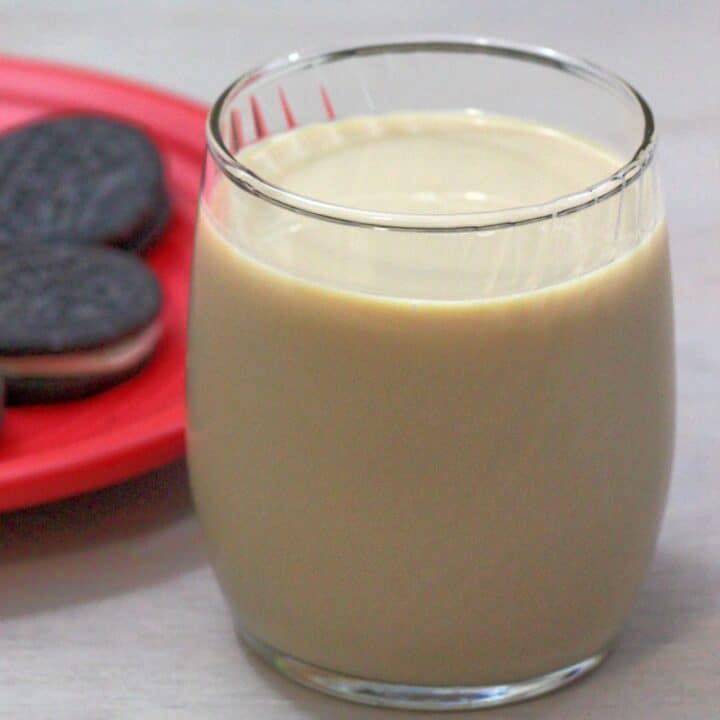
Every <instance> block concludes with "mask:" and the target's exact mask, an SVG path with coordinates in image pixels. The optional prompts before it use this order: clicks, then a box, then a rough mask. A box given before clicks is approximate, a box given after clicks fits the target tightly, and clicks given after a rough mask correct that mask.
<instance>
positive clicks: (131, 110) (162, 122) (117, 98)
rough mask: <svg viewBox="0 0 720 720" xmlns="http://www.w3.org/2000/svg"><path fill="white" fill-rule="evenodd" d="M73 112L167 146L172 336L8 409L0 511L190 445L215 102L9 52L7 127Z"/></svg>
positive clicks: (134, 470)
mask: <svg viewBox="0 0 720 720" xmlns="http://www.w3.org/2000/svg"><path fill="white" fill-rule="evenodd" d="M63 111H68V112H71V111H90V112H99V113H107V114H111V115H114V116H116V117H120V118H125V119H127V120H129V121H131V122H134V123H137V124H139V125H141V126H143V127H144V128H145V130H146V131H147V132H148V133H149V134H150V135H151V136H152V137H153V139H154V140H155V141H156V142H157V144H158V146H159V148H160V151H161V153H162V155H163V159H164V161H165V169H166V173H167V179H168V184H169V188H170V195H171V200H172V208H173V213H172V218H171V220H170V223H169V225H168V227H167V229H166V231H165V233H164V235H163V237H162V238H161V240H160V241H159V243H158V245H157V247H156V248H155V249H154V250H152V251H151V252H150V254H149V255H148V257H147V260H148V263H149V264H150V266H151V267H152V268H153V270H154V271H155V273H156V274H157V276H158V278H159V280H160V282H161V284H162V288H163V297H164V307H163V314H162V319H163V323H164V335H163V338H162V340H161V342H160V345H159V347H158V351H157V354H156V356H155V358H154V360H153V361H152V362H151V364H150V365H149V366H148V367H147V368H146V369H145V370H143V372H142V373H141V374H139V375H137V376H136V377H135V378H133V379H131V380H129V381H127V382H126V383H123V384H122V385H120V386H118V387H116V388H113V389H112V390H108V391H106V392H103V393H100V394H99V395H95V396H94V397H91V398H88V399H86V400H80V401H75V402H68V403H61V404H58V405H38V406H33V407H22V408H9V409H7V411H6V414H5V420H4V422H3V424H2V427H0V511H2V510H10V509H13V508H20V507H26V506H29V505H35V504H38V503H42V502H46V501H49V500H56V499H58V498H62V497H66V496H69V495H74V494H77V493H81V492H85V491H88V490H93V489H96V488H100V487H104V486H107V485H111V484H113V483H116V482H119V481H121V480H125V479H127V478H131V477H133V476H134V475H138V474H140V473H143V472H145V471H147V470H151V469H152V468H154V467H158V466H159V465H162V464H164V463H167V462H168V461H170V460H172V459H174V458H177V457H179V456H181V455H182V454H183V452H184V425H185V408H184V405H185V387H184V385H185V321H186V311H187V300H188V283H189V277H190V262H191V255H192V237H193V229H194V223H195V207H196V201H197V193H198V187H199V182H200V174H201V169H202V162H203V154H204V147H205V127H204V126H205V117H206V114H207V108H206V107H204V106H202V105H200V104H198V103H195V102H192V101H190V100H186V99H184V98H180V97H177V96H174V95H171V94H169V93H166V92H162V91H159V90H155V89H153V88H149V87H147V86H144V85H141V84H137V83H134V82H129V81H127V80H122V79H119V78H114V77H109V76H107V75H101V74H98V73H95V72H89V71H87V70H79V69H76V68H71V67H63V66H59V65H55V64H49V63H44V62H35V61H29V60H24V59H18V58H9V57H4V56H0V132H2V131H4V130H6V129H7V128H9V127H12V126H14V125H19V124H22V123H24V122H26V121H28V120H30V119H32V118H35V117H38V116H43V115H48V114H57V113H59V112H63Z"/></svg>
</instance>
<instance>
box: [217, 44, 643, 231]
mask: <svg viewBox="0 0 720 720" xmlns="http://www.w3.org/2000/svg"><path fill="white" fill-rule="evenodd" d="M418 51H428V52H446V53H458V54H459V53H473V54H482V55H494V56H499V57H506V58H511V59H514V60H520V61H526V62H534V63H536V64H539V65H544V66H547V67H551V68H554V69H556V70H560V71H563V72H566V73H568V74H570V75H574V76H575V77H578V78H580V79H582V80H584V81H586V82H591V83H594V84H595V85H600V86H602V87H604V88H605V89H607V90H611V91H614V92H615V93H616V94H620V95H621V96H623V97H625V98H626V99H629V100H631V101H632V102H633V103H634V104H635V105H636V107H637V109H638V110H639V111H640V113H641V116H642V120H643V132H642V138H641V140H640V143H639V144H638V146H637V147H636V149H635V151H634V152H633V154H632V156H631V157H630V159H629V160H627V162H625V163H624V164H623V165H622V166H621V167H619V168H618V169H617V170H616V171H615V172H614V173H613V174H612V175H609V176H607V177H605V178H603V179H602V180H600V181H598V182H596V183H594V184H592V185H590V186H588V187H585V188H582V189H580V190H577V191H574V192H572V193H568V194H566V195H561V196H559V197H556V198H553V199H551V200H547V201H544V202H541V203H535V204H530V205H520V206H515V207H508V208H502V209H499V210H478V211H471V212H462V213H433V214H419V213H400V212H384V211H382V212H381V211H375V210H372V209H366V208H354V207H349V206H344V205H338V204H335V203H330V202H326V201H324V200H321V199H319V198H312V197H308V196H305V195H302V194H299V193H295V192H292V191H290V190H287V189H285V188H283V187H281V186H279V185H275V184H273V183H271V182H269V181H267V180H265V179H263V178H262V177H260V176H259V175H258V174H256V173H255V172H253V171H252V170H251V169H250V168H248V167H247V166H245V165H244V164H243V163H242V162H240V161H238V159H237V158H236V157H235V156H234V155H233V153H232V152H231V150H230V149H229V148H228V146H227V145H226V143H225V141H224V140H223V137H222V132H221V119H222V117H223V114H224V111H225V109H226V107H227V105H228V104H229V102H231V101H232V100H233V99H234V98H235V96H236V95H238V94H239V93H240V92H242V91H244V90H247V89H249V88H251V87H253V86H255V85H260V84H264V83H266V82H270V81H272V80H275V79H277V78H280V77H282V76H284V75H289V74H291V73H293V72H296V71H298V70H302V69H306V68H312V67H317V66H320V65H324V64H327V63H333V62H338V61H340V60H345V59H347V58H351V57H359V56H371V55H382V54H386V53H396V54H397V53H411V52H418ZM206 137H207V146H208V150H209V152H210V153H211V155H212V157H213V158H214V160H215V161H216V163H217V164H218V166H219V168H220V169H221V171H222V172H223V174H224V175H225V176H226V177H227V178H228V179H229V180H230V181H231V182H233V183H234V184H235V185H237V186H238V187H239V188H240V189H242V190H243V191H245V192H249V193H251V194H252V195H255V196H256V197H259V198H261V199H263V200H266V201H268V202H270V203H272V204H273V205H277V206H279V207H282V208H285V209H286V210H290V211H292V212H296V213H300V214H302V215H306V216H309V217H312V218H315V219H318V220H325V221H329V222H335V223H340V224H343V225H351V226H358V227H370V228H375V229H384V230H402V231H406V232H471V231H480V230H497V229H502V228H507V227H514V226H517V225H526V224H529V223H535V222H541V221H544V220H552V219H554V218H556V217H562V216H565V215H569V214H572V213H575V212H578V211H581V210H583V209H586V208H589V207H591V206H593V205H595V204H597V203H599V202H601V201H603V200H607V199H608V198H611V197H613V196H614V195H616V194H617V193H619V192H621V191H622V190H624V189H625V188H626V187H627V186H628V185H629V184H630V183H632V182H633V181H634V180H636V179H637V178H639V177H640V176H641V175H642V173H643V171H644V170H645V168H646V167H647V166H648V165H649V164H650V161H651V160H652V157H653V155H654V150H655V144H656V134H655V119H654V116H653V112H652V110H651V108H650V105H649V104H648V102H647V101H646V100H645V98H644V97H643V96H642V95H641V94H640V92H638V90H636V89H635V88H634V87H633V86H632V85H631V84H630V83H628V82H626V81H625V80H623V79H622V78H621V77H620V76H618V75H615V74H614V73H611V72H609V71H607V70H605V69H604V68H602V67H600V66H599V65H596V64H594V63H591V62H589V61H587V60H582V59H580V58H576V57H573V56H571V55H566V54H565V53H562V52H559V51H557V50H553V49H551V48H547V47H542V46H535V45H528V44H521V43H514V42H508V41H504V40H498V39H494V38H486V37H468V36H461V35H441V36H438V35H422V36H410V37H404V38H400V39H396V40H393V39H388V40H385V41H383V42H376V43H370V44H360V45H354V46H352V47H342V48H339V49H329V50H319V51H307V52H291V53H289V54H287V55H284V56H281V57H279V58H277V59H275V60H272V61H270V62H268V63H266V64H264V65H259V66H256V67H255V68H253V69H251V70H248V71H247V72H245V73H243V74H242V75H241V76H240V77H239V78H238V79H237V80H235V81H234V82H232V83H231V84H230V85H229V86H228V87H227V88H226V89H225V90H224V91H223V92H222V93H221V94H220V95H219V96H218V98H217V100H216V101H215V102H214V103H213V105H212V107H211V109H210V113H209V115H208V119H207V125H206Z"/></svg>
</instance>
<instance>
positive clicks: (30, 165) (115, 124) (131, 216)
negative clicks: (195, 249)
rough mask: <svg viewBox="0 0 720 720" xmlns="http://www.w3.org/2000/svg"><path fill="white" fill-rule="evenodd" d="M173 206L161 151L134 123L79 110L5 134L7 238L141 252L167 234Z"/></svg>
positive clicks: (1, 196)
mask: <svg viewBox="0 0 720 720" xmlns="http://www.w3.org/2000/svg"><path fill="white" fill-rule="evenodd" d="M169 208H170V205H169V200H168V195H167V190H166V187H165V179H164V175H163V167H162V161H161V159H160V155H159V153H158V151H157V149H156V148H155V145H154V144H153V142H152V141H151V140H150V138H148V137H147V136H146V135H145V133H143V132H142V131H141V130H139V129H138V128H136V127H134V126H132V125H128V124H126V123H123V122H120V121H117V120H111V119H109V118H106V117H98V116H92V115H77V116H69V117H57V118H51V119H47V120H42V121H40V122H35V123H32V124H30V125H25V126H24V127H21V128H19V129H16V130H14V131H12V132H10V133H8V134H6V135H4V136H3V137H2V138H0V241H5V242H15V243H25V242H69V243H73V244H74V243H77V244H83V245H86V244H99V245H103V244H104V245H115V246H118V247H121V248H124V249H127V250H135V251H138V252H141V251H144V250H146V249H148V248H149V247H150V246H151V245H152V244H153V242H155V240H156V239H157V238H158V237H159V235H160V234H161V232H162V230H163V228H164V227H165V224H166V222H167V219H168V216H169Z"/></svg>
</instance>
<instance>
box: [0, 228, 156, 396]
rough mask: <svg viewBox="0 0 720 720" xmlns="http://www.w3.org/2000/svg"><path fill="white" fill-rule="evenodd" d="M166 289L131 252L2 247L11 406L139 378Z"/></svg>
mask: <svg viewBox="0 0 720 720" xmlns="http://www.w3.org/2000/svg"><path fill="white" fill-rule="evenodd" d="M160 303H161V293H160V287H159V284H158V282H157V280H156V279H155V277H154V275H153V274H152V273H151V271H150V270H149V269H147V268H146V267H145V265H144V264H143V263H142V262H141V261H140V260H138V259H137V258H135V257H133V256H132V255H128V254H126V253H122V252H119V251H116V250H108V249H101V248H90V247H77V246H70V245H64V244H37V243H36V244H28V245H25V246H22V247H19V246H17V245H16V244H8V243H3V242H0V375H4V376H5V381H6V384H7V393H8V402H9V403H10V404H18V403H27V402H50V401H57V400H66V399H70V398H75V397H82V396H85V395H88V394H91V393H93V392H96V391H98V390H100V389H103V388H105V387H108V386H110V385H113V384H115V383H117V382H119V381H120V380H123V379H125V378H126V377H129V376H131V375H132V374H134V373H135V372H137V371H138V370H139V369H140V368H141V367H142V366H143V365H144V364H145V363H146V362H147V360H148V358H149V357H150V356H151V354H152V352H153V350H154V348H155V345H156V343H157V340H158V337H159V332H160V326H159V321H158V314H159V311H160Z"/></svg>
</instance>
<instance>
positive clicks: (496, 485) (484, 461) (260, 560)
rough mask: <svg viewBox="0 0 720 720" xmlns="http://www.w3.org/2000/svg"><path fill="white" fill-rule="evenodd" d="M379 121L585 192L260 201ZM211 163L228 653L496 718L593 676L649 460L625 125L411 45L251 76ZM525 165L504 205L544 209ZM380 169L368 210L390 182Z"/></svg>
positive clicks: (192, 397)
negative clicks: (590, 165) (390, 119)
mask: <svg viewBox="0 0 720 720" xmlns="http://www.w3.org/2000/svg"><path fill="white" fill-rule="evenodd" d="M258 109H261V112H258ZM388 113H395V114H396V116H397V117H400V116H402V117H404V118H405V119H404V120H402V123H404V125H403V127H405V128H406V129H407V128H408V127H410V126H412V125H413V123H415V125H417V127H420V126H422V124H423V123H426V122H431V123H432V122H435V120H432V119H431V120H430V121H428V120H426V119H423V118H428V117H431V116H432V114H433V113H435V114H437V113H440V114H443V113H444V114H445V115H443V116H442V117H444V118H445V119H446V120H447V117H448V114H453V117H454V118H457V117H459V116H462V117H463V118H465V119H467V118H471V119H472V118H479V120H478V121H479V122H480V121H481V122H485V123H487V122H490V125H492V122H493V121H491V120H488V118H493V117H497V118H505V119H507V118H513V120H512V121H509V120H508V121H507V122H508V123H511V122H515V123H520V125H516V126H513V127H518V128H520V129H521V131H522V132H525V130H522V128H526V127H527V126H526V125H522V123H523V122H525V123H527V122H530V123H534V124H535V125H534V126H535V127H537V125H542V126H545V127H546V128H553V130H547V131H546V132H545V135H544V136H543V137H545V138H546V140H547V142H548V143H552V142H556V141H558V142H559V140H558V138H561V139H562V138H564V139H563V140H562V142H563V143H565V144H566V145H563V147H565V146H567V143H571V142H575V141H576V142H577V143H581V144H583V147H584V148H586V149H587V148H594V150H592V151H591V150H589V149H588V150H587V152H589V153H590V152H592V153H600V154H602V153H605V155H604V157H605V159H606V161H607V162H608V163H609V165H608V168H609V169H608V170H607V172H605V173H604V174H603V175H602V176H600V177H597V178H595V180H594V181H593V182H590V183H579V184H578V186H572V187H569V188H567V189H566V191H564V192H562V193H561V194H559V195H554V194H552V192H551V191H550V190H548V192H550V193H551V194H550V196H549V197H540V198H539V199H537V198H536V199H535V200H533V201H532V202H529V203H526V204H520V205H517V204H510V206H508V205H507V204H505V203H504V202H503V200H502V193H500V194H498V195H497V197H496V196H494V195H493V191H494V189H495V188H494V185H493V183H494V182H495V180H494V176H493V175H492V173H491V174H490V176H489V177H488V179H487V186H486V187H484V189H483V188H481V190H483V192H475V190H474V189H472V188H469V189H468V192H465V191H464V189H463V188H460V193H459V195H461V196H462V197H461V201H458V202H460V205H453V204H450V205H446V204H444V201H443V197H444V195H443V192H442V188H441V189H440V193H439V195H438V194H437V193H435V194H433V193H431V194H430V196H428V197H426V196H425V195H423V194H422V192H420V190H422V189H420V190H418V193H415V195H417V197H416V200H417V202H418V203H419V205H416V206H413V208H412V209H411V210H407V209H404V208H403V207H402V206H397V205H396V204H394V200H393V198H392V197H390V195H389V191H388V193H386V194H383V193H378V192H377V188H375V189H374V188H373V187H371V186H372V185H374V183H372V182H371V183H367V178H365V182H366V184H367V185H368V187H364V186H362V182H363V181H358V182H359V183H360V186H359V191H360V195H357V194H356V195H355V197H356V198H357V197H360V198H361V199H360V200H355V201H348V202H347V203H344V202H342V200H338V198H341V199H342V198H343V197H344V194H343V193H344V192H345V190H346V188H345V187H344V184H346V183H345V181H344V180H343V179H342V177H343V173H340V174H339V175H338V182H337V186H336V187H332V188H330V189H329V190H328V193H327V195H325V194H324V193H323V192H322V191H319V192H313V193H310V194H302V193H301V192H298V191H297V188H294V187H293V186H292V183H291V182H288V184H287V185H286V184H285V183H284V181H283V180H282V177H284V176H282V173H281V174H280V176H278V174H277V168H278V167H284V168H290V169H292V167H297V166H298V163H299V164H301V165H302V164H303V163H305V166H307V164H308V163H312V162H313V159H314V158H313V152H317V153H319V154H327V153H328V152H334V150H333V148H335V147H340V148H341V149H342V148H343V147H345V146H343V143H344V142H346V140H347V138H348V137H351V136H353V133H356V135H357V134H358V133H359V136H358V137H360V139H359V140H358V142H359V143H362V142H371V141H372V139H373V137H375V136H376V135H377V132H375V130H373V128H376V129H377V128H380V130H378V132H380V134H382V132H383V130H382V128H383V127H386V126H385V125H382V123H383V122H385V121H383V120H382V118H383V117H386V116H387V114H388ZM353 117H356V118H361V120H360V121H350V120H348V118H353ZM464 121H465V120H463V122H464ZM437 122H440V124H442V123H443V122H445V120H442V118H441V120H439V121H437ZM447 122H451V121H450V120H447ZM453 122H454V120H453ZM503 122H505V121H503ZM353 123H354V124H353ZM373 123H376V125H374V124H373ZM310 125H313V126H314V127H313V128H309V129H308V128H306V126H310ZM490 125H487V127H490ZM288 126H290V127H294V129H293V130H292V131H291V132H290V133H289V134H283V133H287V130H288ZM496 126H497V124H496V125H492V127H496ZM413 127H414V126H413ZM507 127H510V125H507ZM353 128H355V129H353ZM358 128H359V129H358ZM522 132H521V134H522ZM302 133H305V134H302ZM333 133H335V134H333ZM373 133H375V135H374V134H373ZM207 134H208V153H207V162H206V167H205V176H204V183H203V188H202V194H201V198H200V207H199V216H198V231H197V237H196V246H195V257H194V268H193V281H192V302H191V311H190V330H189V357H188V396H189V422H188V449H189V463H190V474H191V483H192V488H193V494H194V498H195V503H196V507H197V512H198V516H199V518H200V521H201V523H202V526H203V530H204V534H205V537H206V540H207V544H208V547H209V551H210V556H211V559H212V563H213V565H214V568H215V570H216V573H217V576H218V578H219V581H220V584H221V586H222V588H223V591H224V594H225V596H226V598H227V600H228V603H229V605H230V607H231V609H232V612H233V614H234V617H235V620H236V626H237V628H238V632H239V634H240V635H241V636H242V638H244V640H245V641H247V643H248V644H249V645H250V646H251V647H252V648H254V649H255V650H256V651H257V652H259V654H260V655H261V656H263V657H264V658H265V659H267V660H268V661H270V662H271V663H272V664H273V665H274V666H275V667H276V668H277V669H278V670H280V672H282V673H284V674H286V675H288V676H289V677H291V678H293V679H295V680H297V681H299V682H301V683H303V684H305V685H308V686H310V687H313V688H316V689H318V690H321V691H324V692H327V693H330V694H333V695H337V696H340V697H344V698H347V699H350V700H355V701H359V702H362V703H367V704H371V705H383V706H390V707H404V708H418V709H436V710H440V709H457V708H472V707H483V706H491V705H499V704H503V703H506V702H512V701H515V700H520V699H524V698H528V697H532V696H534V695H538V694H541V693H544V692H547V691H549V690H552V689H554V688H557V687H559V686H561V685H564V684H566V683H568V682H570V681H571V680H573V679H575V678H577V677H580V676H582V675H583V674H585V673H587V672H589V671H590V670H592V669H593V668H594V667H596V666H597V665H598V664H599V663H600V662H601V661H602V659H603V658H604V657H605V655H606V653H607V652H608V649H609V648H610V647H611V645H612V642H613V640H614V638H615V637H616V635H617V633H618V631H619V629H620V626H621V624H622V622H623V620H624V618H625V617H626V616H627V614H628V612H629V610H630V608H631V606H632V604H633V601H634V598H635V596H636V593H637V591H638V587H639V585H640V582H641V579H642V576H643V574H644V572H645V570H646V567H647V565H648V563H649V560H650V558H651V555H652V552H653V548H654V544H655V541H656V538H657V534H658V529H659V525H660V521H661V516H662V512H663V507H664V504H665V498H666V493H667V488H668V479H669V474H670V466H671V457H672V446H673V430H674V357H673V318H672V296H671V284H670V271H669V259H668V247H667V233H666V227H665V221H664V210H663V203H662V199H661V195H660V192H659V187H658V182H657V173H656V163H655V161H654V152H655V131H654V125H653V116H652V113H651V111H650V109H649V107H648V105H647V103H646V102H645V100H644V99H643V98H642V97H641V95H640V94H638V93H637V92H636V91H635V90H634V89H633V88H632V87H630V86H629V85H628V84H626V83H625V82H624V81H622V80H620V79H619V78H617V77H615V76H613V75H611V74H609V73H607V72H605V71H603V70H601V69H599V68H597V67H595V66H593V65H591V64H589V63H587V62H584V61H581V60H577V59H574V58H570V57H567V56H565V55H563V54H561V53H558V52H555V51H552V50H548V49H543V48H535V47H527V46H520V45H515V44H510V43H505V42H499V41H491V40H485V39H465V38H440V39H438V38H430V39H427V38H425V39H422V38H421V39H409V40H402V41H398V42H391V43H382V44H375V45H365V46H362V47H354V48H346V49H341V50H337V51H329V52H324V53H318V54H310V55H301V54H298V53H292V54H290V55H288V56H287V57H285V58H283V59H280V60H277V61H275V62H272V63H270V64H268V65H265V66H263V67H260V68H256V69H254V70H251V71H250V72H247V73H245V74H244V75H242V76H241V77H240V79H239V80H237V81H236V82H235V83H233V84H232V85H231V86H230V87H229V88H228V89H227V90H226V91H225V92H224V93H223V94H222V95H221V96H220V97H219V98H218V100H217V101H216V103H215V105H214V106H213V109H212V112H211V114H210V118H209V122H208V129H207ZM501 135H502V137H501V140H502V142H503V143H505V145H504V146H503V147H505V150H503V151H502V152H507V154H508V155H507V156H508V158H511V157H512V156H513V147H512V142H513V141H512V140H509V141H508V138H510V137H511V135H512V132H511V131H510V130H507V132H504V134H501ZM313 137H314V138H315V140H312V141H310V138H313ZM298 138H299V139H298ZM568 138H575V139H576V140H574V141H571V140H570V139H568ZM313 143H314V144H313ZM508 143H509V145H508ZM548 147H549V146H548ZM308 148H309V150H308ZM538 148H539V152H541V153H545V155H543V157H544V158H545V159H544V160H543V161H542V163H540V164H538V165H537V168H539V169H538V170H537V173H539V175H538V176H533V177H532V178H531V177H529V176H528V178H526V179H528V180H532V184H533V187H539V188H540V189H542V187H543V186H544V184H545V182H544V181H545V180H546V179H547V183H548V184H547V187H548V188H550V187H553V185H552V182H551V180H552V178H551V177H550V175H549V173H548V172H547V167H548V163H550V164H552V162H554V160H553V158H554V155H552V153H550V154H549V155H548V154H547V152H546V148H545V146H544V145H542V143H541V144H540V145H539V146H538ZM345 150H347V148H346V147H345ZM345 150H342V151H343V152H344V151H345ZM523 152H525V155H527V149H526V150H524V151H523ZM389 157H390V156H389V155H387V156H385V155H382V156H378V158H379V159H378V166H377V168H378V169H377V173H378V176H377V181H378V186H383V187H384V185H383V183H386V182H387V183H390V184H392V182H393V178H394V177H395V170H396V169H398V170H399V169H401V168H400V166H402V165H403V164H404V160H403V157H404V158H405V159H406V160H407V159H408V155H405V156H403V155H402V153H400V154H399V155H398V158H399V160H398V161H397V162H396V161H392V162H391V160H388V158H389ZM598 157H599V156H598ZM548 158H549V159H548ZM608 158H611V159H610V160H608ZM261 161H262V162H261ZM347 162H348V163H351V162H352V160H351V159H348V160H347ZM454 162H457V159H456V160H455V161H454ZM468 162H471V160H470V158H469V157H468ZM472 162H477V160H476V159H475V160H472ZM293 163H295V165H293ZM480 164H482V161H480ZM570 165H571V162H570V160H567V161H566V159H565V158H564V157H563V156H562V154H561V153H559V154H558V157H557V161H556V166H557V167H556V170H557V173H559V174H562V172H563V171H564V169H565V168H566V166H567V167H568V168H570ZM460 166H461V165H460ZM460 166H458V165H456V167H460ZM553 167H555V166H553ZM348 170H349V168H348ZM503 172H504V170H503ZM503 172H501V173H499V175H502V174H503ZM533 172H534V171H533ZM568 172H570V170H568ZM288 173H290V170H288ZM380 173H383V177H382V178H380ZM543 173H545V174H546V175H543ZM290 174H291V173H290ZM385 176H387V177H385ZM278 177H281V180H278V179H277V178H278ZM288 177H290V175H288ZM397 177H398V178H400V177H402V175H401V174H398V175H397ZM448 178H450V175H448ZM381 180H382V182H381ZM512 181H513V182H522V181H523V178H515V179H514V180H512ZM403 182H408V183H412V182H413V179H412V178H410V180H407V179H406V180H404V181H403ZM448 182H450V179H449V180H448ZM415 189H416V188H411V190H413V191H414V190H415ZM330 190H331V191H332V192H330ZM355 190H358V187H356V188H355ZM365 190H367V191H368V192H367V193H366V197H365V199H362V192H364V191H365ZM404 190H405V188H403V187H402V186H401V187H399V191H400V193H401V194H402V192H404ZM470 190H473V192H475V194H473V192H470ZM410 194H412V193H410ZM348 197H349V196H348ZM449 197H450V196H449V195H448V198H449ZM438 198H439V200H438ZM426 200H427V202H426ZM453 202H454V200H453ZM423 203H425V204H423Z"/></svg>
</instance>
